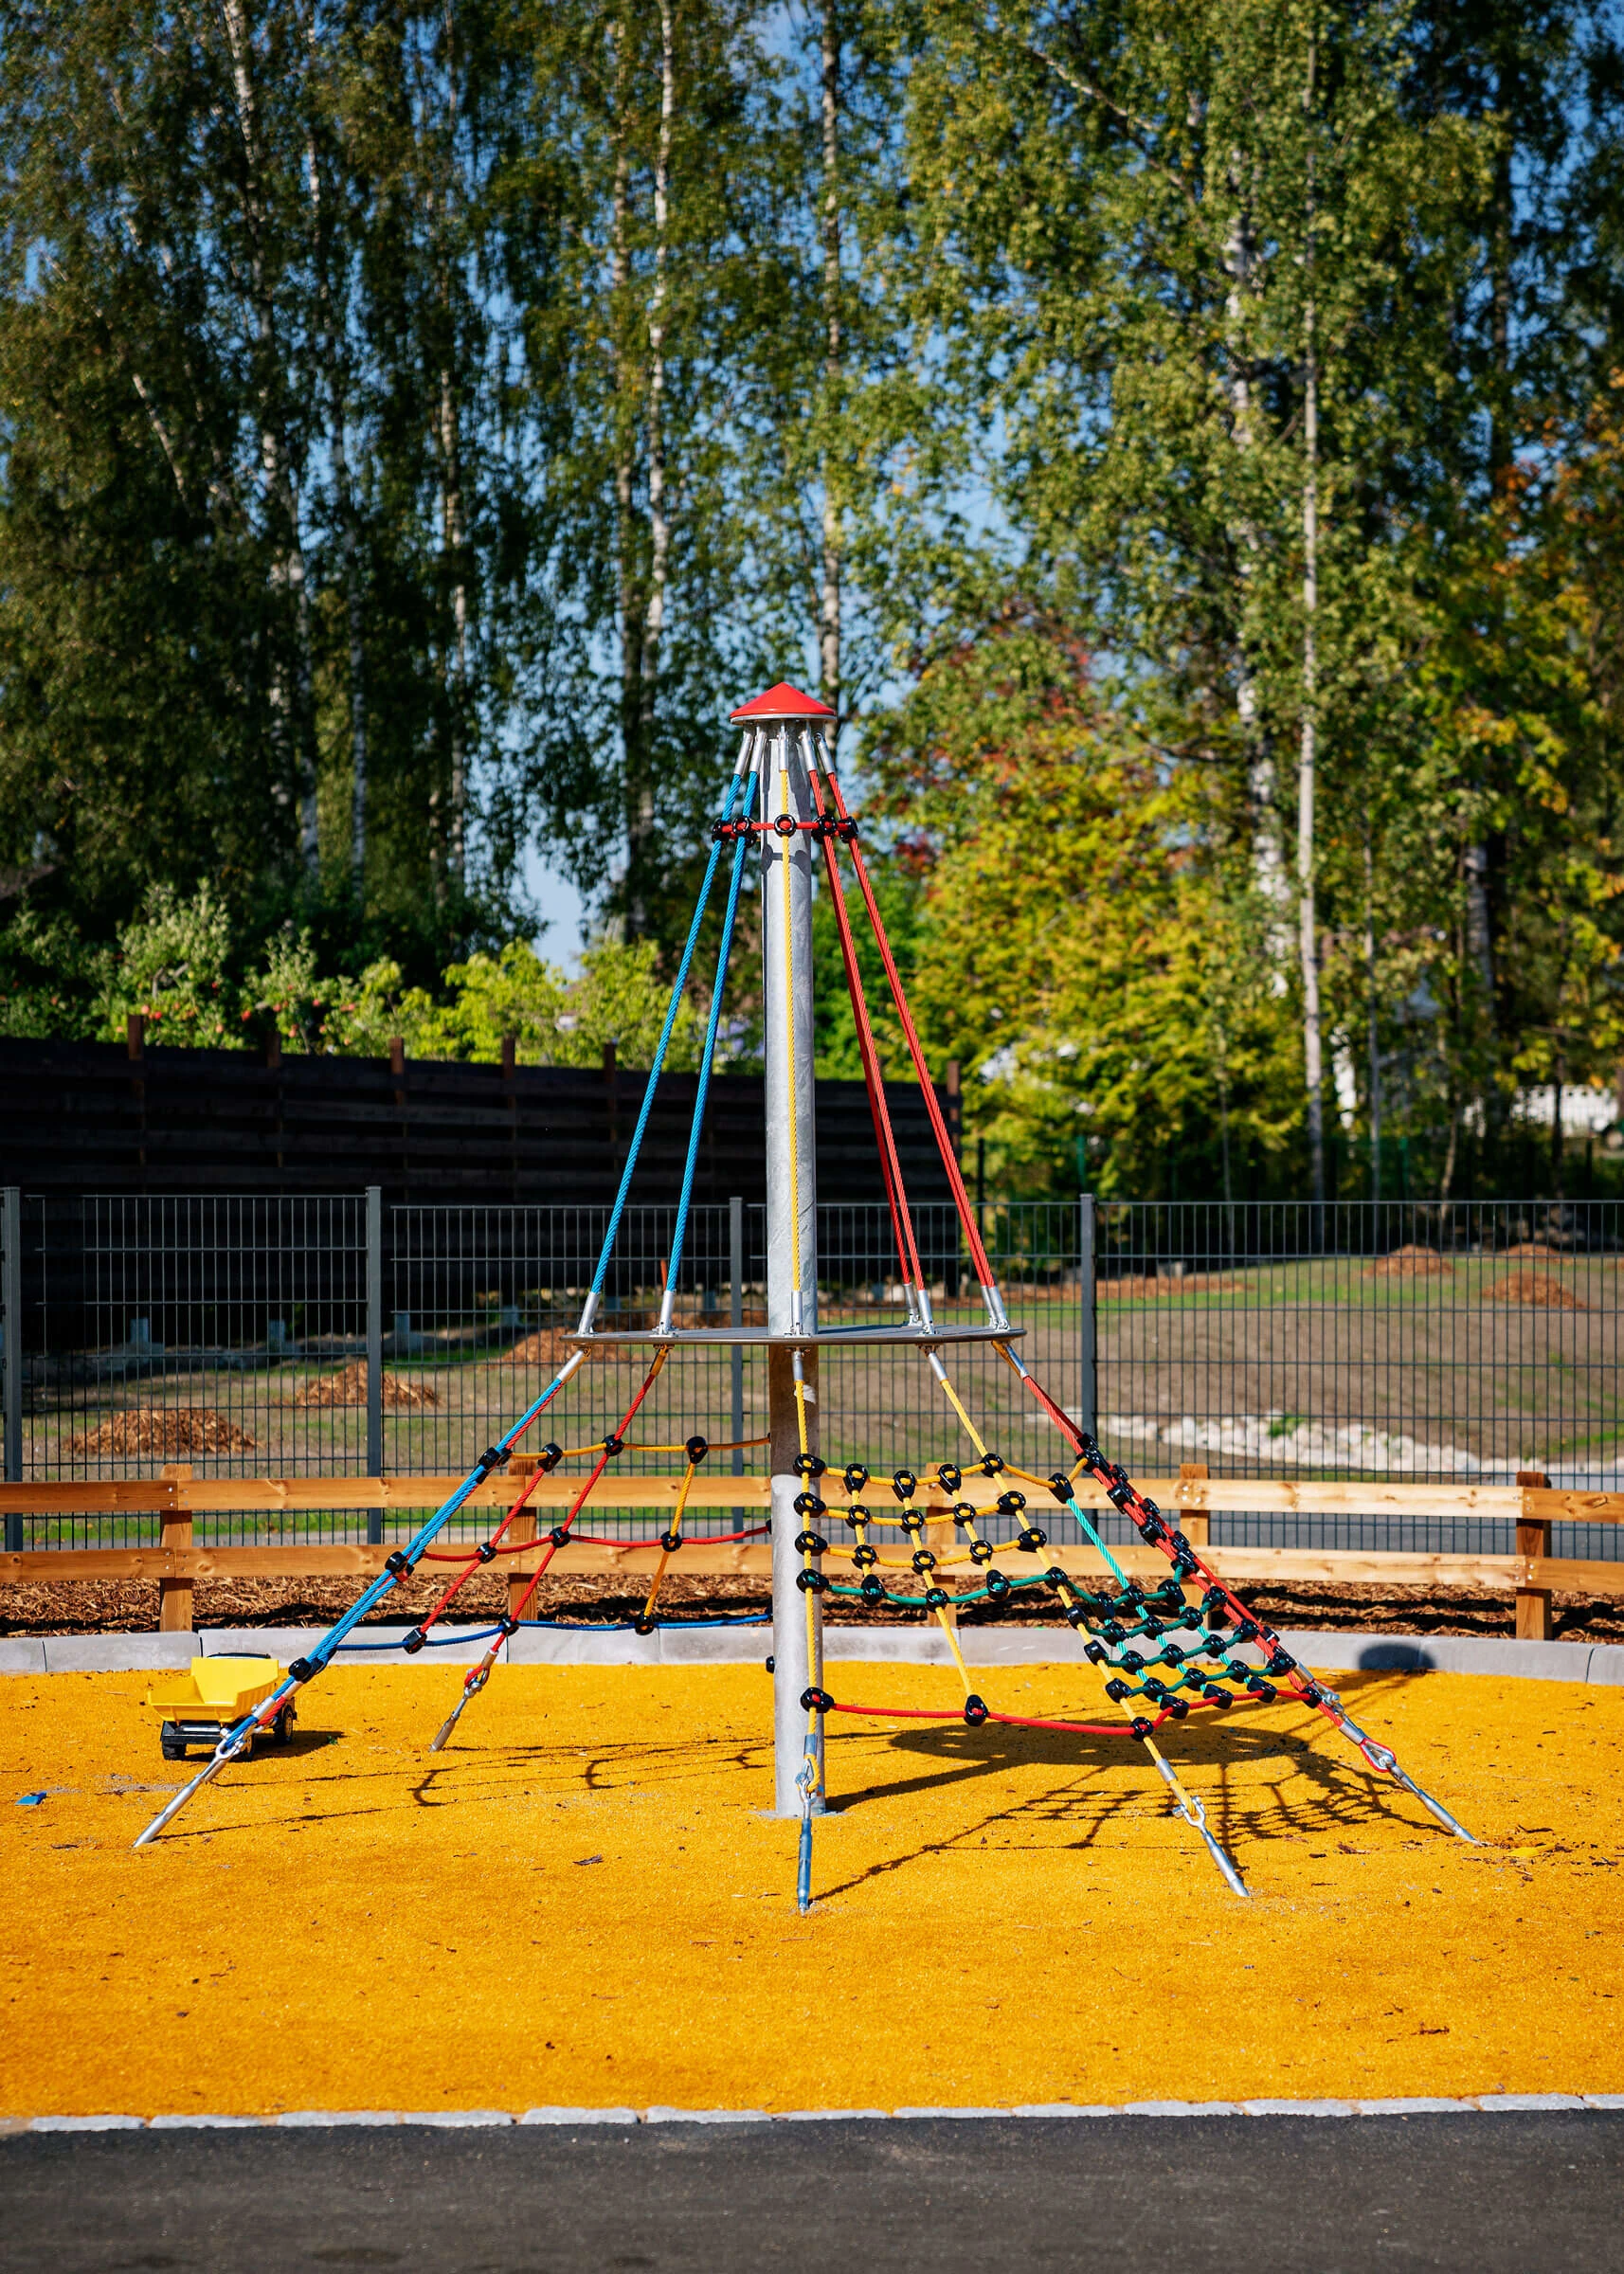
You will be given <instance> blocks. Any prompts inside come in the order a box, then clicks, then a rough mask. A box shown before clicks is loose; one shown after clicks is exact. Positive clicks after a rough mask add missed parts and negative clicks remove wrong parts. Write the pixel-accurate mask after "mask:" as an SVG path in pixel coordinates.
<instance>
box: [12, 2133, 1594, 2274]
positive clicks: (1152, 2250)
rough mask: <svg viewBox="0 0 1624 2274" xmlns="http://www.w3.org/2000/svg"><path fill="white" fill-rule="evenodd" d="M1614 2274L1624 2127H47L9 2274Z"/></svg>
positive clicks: (24, 2192)
mask: <svg viewBox="0 0 1624 2274" xmlns="http://www.w3.org/2000/svg"><path fill="white" fill-rule="evenodd" d="M1026 2265H1055V2266H1064V2267H1068V2268H1077V2269H1081V2270H1082V2274H1094V2270H1095V2269H1098V2274H1123V2269H1124V2268H1125V2267H1133V2268H1136V2269H1144V2274H1164V2270H1166V2269H1174V2268H1176V2269H1177V2274H1208V2270H1209V2269H1210V2270H1211V2274H1219V2270H1220V2269H1221V2274H1240V2270H1241V2269H1252V2268H1256V2269H1259V2274H1262V2270H1264V2269H1271V2270H1272V2269H1276V2268H1278V2269H1280V2270H1281V2274H1362V2269H1364V2268H1369V2267H1374V2268H1380V2269H1382V2270H1383V2274H1387V2270H1388V2269H1392V2270H1394V2274H1404V2270H1407V2269H1410V2268H1417V2269H1418V2268H1427V2269H1433V2268H1441V2269H1449V2270H1450V2274H1453V2270H1454V2269H1457V2268H1458V2269H1461V2270H1462V2274H1466V2270H1467V2269H1471V2274H1546V2270H1547V2269H1550V2270H1558V2269H1560V2274H1619V2269H1620V2268H1624V2112H1617V2113H1615V2112H1606V2111H1597V2112H1591V2111H1576V2112H1573V2113H1566V2112H1564V2113H1560V2114H1558V2113H1544V2114H1515V2115H1514V2114H1509V2113H1507V2114H1494V2115H1459V2116H1455V2115H1412V2116H1408V2117H1402V2118H1400V2117H1356V2118H1336V2117H1331V2118H1312V2117H1199V2118H1190V2117H1183V2118H1176V2119H1156V2118H1149V2117H1128V2116H1123V2117H1093V2118H1087V2119H1067V2120H1060V2121H1051V2120H1047V2119H1035V2118H1027V2119H1021V2120H1011V2119H1004V2118H996V2117H995V2118H988V2119H967V2118H965V2119H953V2120H942V2119H935V2118H932V2119H924V2120H892V2121H886V2122H878V2123H863V2122H850V2121H834V2122H821V2121H820V2122H810V2123H771V2124H768V2123H749V2124H730V2125H700V2124H686V2123H670V2124H643V2125H636V2126H625V2127H610V2126H580V2127H575V2126H568V2125H564V2126H551V2125H549V2126H537V2127H535V2128H533V2129H517V2128H514V2129H501V2130H468V2131H439V2130H434V2129H430V2128H428V2127H424V2126H416V2125H402V2126H395V2127H390V2128H387V2129H381V2128H370V2127H359V2126H352V2127H340V2128H334V2129H320V2130H300V2131H280V2130H277V2129H274V2128H262V2129H255V2130H251V2131H247V2130H245V2131H176V2132H98V2133H45V2134H40V2133H24V2134H17V2135H13V2136H11V2137H9V2138H6V2139H0V2266H4V2267H5V2268H6V2269H7V2274H35V2270H36V2269H38V2270H39V2274H46V2270H47V2269H48V2274H123V2270H124V2269H132V2270H133V2269H163V2268H175V2269H181V2268H186V2269H198V2268H208V2269H212V2268H219V2269H222V2270H223V2274H302V2270H303V2269H306V2268H311V2269H315V2268H328V2267H368V2266H372V2267H401V2268H404V2269H418V2268H430V2267H432V2268H448V2269H451V2268H454V2269H456V2270H457V2274H577V2270H578V2269H581V2270H584V2269H587V2268H591V2269H597V2268H623V2267H638V2268H642V2267H646V2268H654V2269H660V2268H667V2267H670V2268H684V2269H686V2268H693V2269H703V2270H704V2274H754V2270H755V2269H759V2268H764V2267H766V2268H770V2269H783V2270H784V2274H803V2270H804V2274H843V2270H844V2269H846V2268H861V2269H865V2270H866V2269H870V2268H877V2267H885V2268H893V2267H894V2268H898V2269H908V2270H911V2269H914V2268H917V2269H919V2270H920V2274H925V2270H926V2269H929V2274H957V2270H958V2269H961V2268H963V2269H969V2268H980V2267H989V2266H1011V2267H1019V2266H1026Z"/></svg>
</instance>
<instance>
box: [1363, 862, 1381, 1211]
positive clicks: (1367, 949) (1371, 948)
mask: <svg viewBox="0 0 1624 2274" xmlns="http://www.w3.org/2000/svg"><path fill="white" fill-rule="evenodd" d="M1364 971H1365V985H1366V993H1365V1040H1366V1044H1367V1046H1368V1048H1369V1052H1370V1197H1371V1199H1372V1200H1380V1198H1381V1052H1380V1046H1379V1043H1378V1038H1377V1029H1376V856H1375V852H1374V849H1373V847H1372V845H1371V841H1370V823H1369V819H1368V817H1366V821H1365V829H1364Z"/></svg>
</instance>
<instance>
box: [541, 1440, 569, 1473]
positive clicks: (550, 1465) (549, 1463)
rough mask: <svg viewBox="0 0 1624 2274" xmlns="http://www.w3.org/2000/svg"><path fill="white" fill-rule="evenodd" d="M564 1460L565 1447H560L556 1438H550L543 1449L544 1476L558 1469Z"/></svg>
mask: <svg viewBox="0 0 1624 2274" xmlns="http://www.w3.org/2000/svg"><path fill="white" fill-rule="evenodd" d="M563 1458H564V1448H563V1446H562V1445H560V1444H559V1443H558V1442H557V1440H556V1439H555V1438H552V1437H549V1438H548V1440H547V1443H546V1444H545V1445H544V1446H543V1447H542V1449H541V1471H542V1474H543V1475H544V1476H545V1475H546V1474H547V1472H548V1471H549V1470H551V1469H556V1468H557V1466H558V1464H559V1462H560V1461H561V1460H562V1459H563Z"/></svg>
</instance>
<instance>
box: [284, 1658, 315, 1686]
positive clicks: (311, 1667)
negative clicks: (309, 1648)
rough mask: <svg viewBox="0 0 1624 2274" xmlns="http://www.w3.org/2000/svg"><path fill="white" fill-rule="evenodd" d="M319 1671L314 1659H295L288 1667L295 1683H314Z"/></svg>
mask: <svg viewBox="0 0 1624 2274" xmlns="http://www.w3.org/2000/svg"><path fill="white" fill-rule="evenodd" d="M320 1671H321V1669H320V1667H318V1666H317V1665H316V1661H315V1659H314V1658H295V1659H294V1660H293V1661H292V1663H291V1664H290V1665H289V1667H288V1672H289V1673H290V1674H291V1675H292V1676H293V1678H294V1680H295V1681H296V1682H314V1681H315V1679H316V1675H317V1674H318V1673H320Z"/></svg>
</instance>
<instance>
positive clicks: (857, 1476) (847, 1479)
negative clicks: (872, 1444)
mask: <svg viewBox="0 0 1624 2274" xmlns="http://www.w3.org/2000/svg"><path fill="white" fill-rule="evenodd" d="M842 1481H843V1483H844V1485H845V1488H846V1490H847V1491H848V1492H860V1491H861V1490H862V1489H863V1487H864V1486H865V1485H866V1484H867V1483H868V1481H869V1471H867V1470H866V1469H865V1468H864V1467H863V1465H862V1463H861V1461H848V1462H847V1463H846V1466H845V1469H844V1471H843V1472H842Z"/></svg>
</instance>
